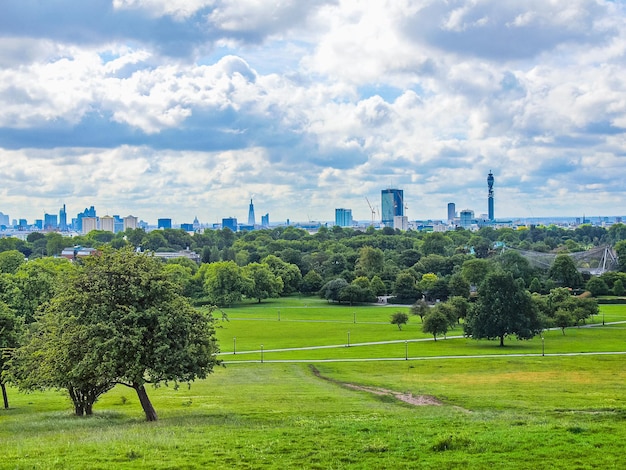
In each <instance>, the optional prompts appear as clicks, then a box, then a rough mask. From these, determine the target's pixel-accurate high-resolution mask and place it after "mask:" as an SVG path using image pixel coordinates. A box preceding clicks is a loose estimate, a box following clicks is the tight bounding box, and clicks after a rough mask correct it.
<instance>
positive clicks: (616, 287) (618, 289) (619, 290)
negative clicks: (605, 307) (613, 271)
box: [613, 279, 626, 296]
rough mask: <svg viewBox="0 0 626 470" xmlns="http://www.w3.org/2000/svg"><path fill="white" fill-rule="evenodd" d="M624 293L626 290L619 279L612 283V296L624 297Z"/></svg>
mask: <svg viewBox="0 0 626 470" xmlns="http://www.w3.org/2000/svg"><path fill="white" fill-rule="evenodd" d="M624 292H626V290H625V289H624V283H623V282H622V280H621V279H617V280H616V281H615V282H614V283H613V295H617V296H621V295H624Z"/></svg>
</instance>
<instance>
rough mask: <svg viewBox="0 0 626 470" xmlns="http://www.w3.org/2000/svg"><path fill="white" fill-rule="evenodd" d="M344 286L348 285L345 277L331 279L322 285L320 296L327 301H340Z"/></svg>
mask: <svg viewBox="0 0 626 470" xmlns="http://www.w3.org/2000/svg"><path fill="white" fill-rule="evenodd" d="M346 286H348V281H346V280H345V279H343V278H338V279H333V280H332V281H328V282H327V283H326V284H324V285H323V286H322V288H321V289H320V296H321V297H322V298H323V299H326V300H328V301H333V302H341V291H342V289H343V288H344V287H346Z"/></svg>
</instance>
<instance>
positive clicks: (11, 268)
mask: <svg viewBox="0 0 626 470" xmlns="http://www.w3.org/2000/svg"><path fill="white" fill-rule="evenodd" d="M22 264H24V255H23V254H22V253H21V252H19V251H17V250H9V251H3V252H1V253H0V273H5V274H15V272H16V271H17V269H18V268H19V267H20V266H21V265H22Z"/></svg>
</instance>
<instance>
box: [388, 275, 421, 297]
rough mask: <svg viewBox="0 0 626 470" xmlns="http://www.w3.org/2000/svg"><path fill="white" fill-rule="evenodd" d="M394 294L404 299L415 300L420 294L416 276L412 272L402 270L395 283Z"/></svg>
mask: <svg viewBox="0 0 626 470" xmlns="http://www.w3.org/2000/svg"><path fill="white" fill-rule="evenodd" d="M393 295H394V296H396V297H398V298H399V299H402V300H415V299H417V298H418V297H419V296H420V293H419V290H418V289H417V283H416V282H415V277H413V275H412V274H411V273H410V272H401V273H400V274H398V276H397V277H396V282H395V283H394V285H393Z"/></svg>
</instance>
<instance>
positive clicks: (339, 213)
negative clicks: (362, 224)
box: [335, 209, 352, 227]
mask: <svg viewBox="0 0 626 470" xmlns="http://www.w3.org/2000/svg"><path fill="white" fill-rule="evenodd" d="M335 225H337V226H339V227H352V209H335Z"/></svg>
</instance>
